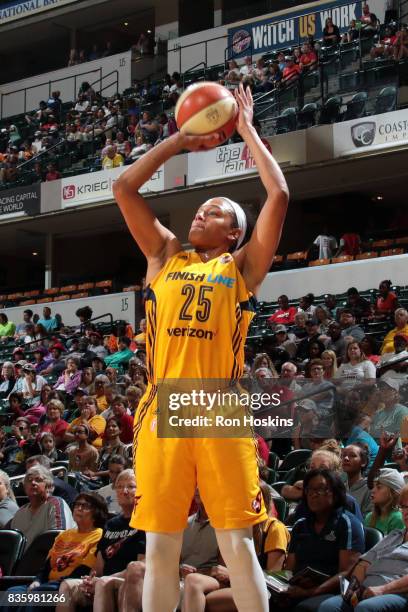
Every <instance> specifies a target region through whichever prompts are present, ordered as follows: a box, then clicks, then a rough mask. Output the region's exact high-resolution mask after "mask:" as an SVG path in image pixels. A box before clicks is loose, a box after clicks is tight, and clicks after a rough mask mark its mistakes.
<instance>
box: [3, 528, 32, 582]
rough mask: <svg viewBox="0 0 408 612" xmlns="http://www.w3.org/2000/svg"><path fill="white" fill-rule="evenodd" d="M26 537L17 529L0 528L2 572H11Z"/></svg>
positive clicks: (20, 553) (22, 548)
mask: <svg viewBox="0 0 408 612" xmlns="http://www.w3.org/2000/svg"><path fill="white" fill-rule="evenodd" d="M26 542H27V540H26V538H25V536H24V535H23V534H22V533H21V531H18V530H17V529H0V567H1V569H2V572H3V574H5V575H7V576H9V575H10V574H12V573H13V570H14V568H15V566H16V564H17V563H18V562H19V561H20V559H21V555H22V554H23V551H24V547H25V545H26Z"/></svg>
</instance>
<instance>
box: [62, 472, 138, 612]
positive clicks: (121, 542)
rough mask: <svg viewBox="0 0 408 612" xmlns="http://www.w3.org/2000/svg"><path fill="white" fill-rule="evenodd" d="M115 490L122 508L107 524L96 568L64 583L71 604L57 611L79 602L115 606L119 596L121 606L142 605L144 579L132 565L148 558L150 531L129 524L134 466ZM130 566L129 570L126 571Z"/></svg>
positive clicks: (104, 607) (101, 607) (119, 479)
mask: <svg viewBox="0 0 408 612" xmlns="http://www.w3.org/2000/svg"><path fill="white" fill-rule="evenodd" d="M115 491H116V494H117V501H118V504H119V506H120V510H121V512H120V514H118V516H115V517H113V518H111V519H110V520H109V521H108V522H107V523H106V525H105V527H104V530H103V533H102V537H101V539H100V540H99V543H98V546H97V551H96V563H95V567H94V571H92V572H91V573H90V574H89V575H87V576H86V577H85V578H75V579H74V578H69V579H65V580H64V581H63V582H62V583H61V586H60V590H59V592H60V594H64V595H65V596H66V601H67V603H68V605H67V604H65V605H61V606H58V607H57V611H56V612H60V611H61V612H75V610H76V607H77V606H78V607H81V608H82V607H88V606H90V605H93V609H94V610H107V611H108V610H115V609H116V599H118V603H119V608H118V609H119V610H127V609H128V608H127V607H126V604H125V602H126V603H130V602H131V603H132V608H133V609H135V610H138V609H141V604H142V601H141V586H142V584H143V583H141V582H140V581H137V580H134V573H132V567H131V566H132V565H136V566H137V564H138V562H140V561H143V560H144V555H145V550H146V535H145V533H144V531H140V530H138V529H133V528H132V527H130V525H129V522H130V518H131V516H132V512H133V507H134V503H135V491H136V481H135V475H134V472H133V470H130V469H128V470H124V471H122V472H120V474H119V475H118V476H117V478H116V481H115ZM129 565H130V567H129ZM128 567H129V572H127V571H126V570H127V568H128ZM126 578H127V580H126ZM132 578H133V579H132Z"/></svg>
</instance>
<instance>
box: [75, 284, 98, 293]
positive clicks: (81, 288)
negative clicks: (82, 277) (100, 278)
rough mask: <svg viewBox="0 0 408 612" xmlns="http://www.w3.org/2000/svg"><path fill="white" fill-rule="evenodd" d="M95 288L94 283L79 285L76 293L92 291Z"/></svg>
mask: <svg viewBox="0 0 408 612" xmlns="http://www.w3.org/2000/svg"><path fill="white" fill-rule="evenodd" d="M94 287H95V283H81V284H80V285H78V291H89V289H93V288H94Z"/></svg>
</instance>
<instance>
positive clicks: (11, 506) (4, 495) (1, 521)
mask: <svg viewBox="0 0 408 612" xmlns="http://www.w3.org/2000/svg"><path fill="white" fill-rule="evenodd" d="M17 510H18V506H17V504H16V498H15V497H14V493H13V489H12V488H11V484H10V477H9V475H8V474H6V472H3V470H0V529H3V528H4V527H5V526H6V525H7V524H8V523H9V522H10V521H11V519H12V518H13V516H14V515H15V513H16V512H17Z"/></svg>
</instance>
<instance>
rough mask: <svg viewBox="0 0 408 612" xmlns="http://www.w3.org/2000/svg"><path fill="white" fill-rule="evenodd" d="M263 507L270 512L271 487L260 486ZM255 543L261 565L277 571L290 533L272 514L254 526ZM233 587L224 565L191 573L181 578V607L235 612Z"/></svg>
mask: <svg viewBox="0 0 408 612" xmlns="http://www.w3.org/2000/svg"><path fill="white" fill-rule="evenodd" d="M260 488H261V492H262V496H263V500H264V503H265V507H266V508H267V510H268V514H269V515H270V508H271V505H272V497H271V492H270V487H268V485H266V484H265V483H261V485H260ZM253 532H254V545H255V549H256V552H257V555H258V560H259V563H260V564H261V567H262V568H264V569H267V570H274V571H279V570H281V569H282V567H283V564H284V562H285V558H286V550H287V547H288V543H289V533H288V530H287V528H286V527H285V525H284V524H283V523H282V522H281V521H279V520H278V519H277V518H275V517H271V516H269V517H268V518H267V519H266V521H264V522H263V523H259V524H258V525H254V527H253ZM236 609H237V608H236V607H235V605H234V600H233V598H232V590H231V588H230V587H229V575H228V570H227V568H226V567H224V566H223V565H221V566H220V565H218V566H215V567H213V568H212V569H211V571H210V575H208V576H207V575H204V574H203V573H200V572H199V571H198V572H193V573H189V574H187V576H185V578H184V596H183V606H182V610H183V611H185V612H189V610H194V611H195V612H199V611H202V612H204V610H206V611H207V612H211V611H214V610H228V611H231V612H233V611H235V610H236Z"/></svg>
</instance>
